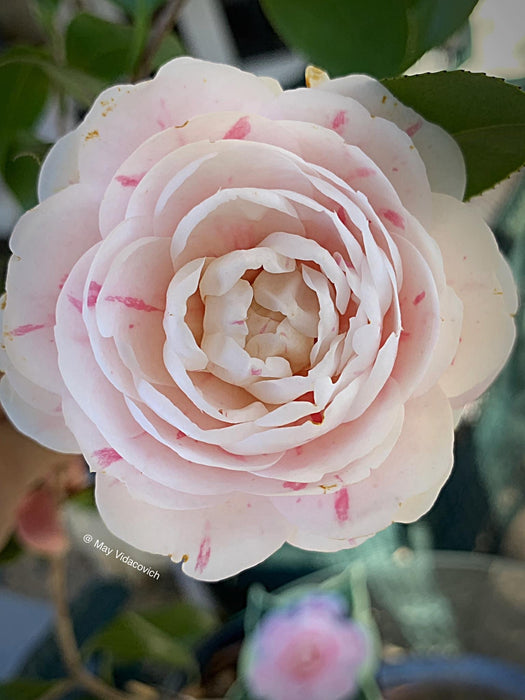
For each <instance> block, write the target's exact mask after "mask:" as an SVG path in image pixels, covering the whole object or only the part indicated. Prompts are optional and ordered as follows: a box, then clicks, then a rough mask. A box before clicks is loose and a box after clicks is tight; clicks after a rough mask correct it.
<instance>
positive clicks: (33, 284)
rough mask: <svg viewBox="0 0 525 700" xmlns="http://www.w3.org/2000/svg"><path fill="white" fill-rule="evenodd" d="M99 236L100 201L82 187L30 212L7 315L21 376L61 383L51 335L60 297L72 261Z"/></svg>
mask: <svg viewBox="0 0 525 700" xmlns="http://www.w3.org/2000/svg"><path fill="white" fill-rule="evenodd" d="M97 240H100V239H99V234H98V225H97V209H96V202H95V200H94V195H93V192H92V190H90V189H89V188H87V187H84V186H82V185H72V186H71V187H68V188H66V189H65V190H62V191H61V192H59V193H58V194H56V195H54V196H53V197H50V198H49V199H46V200H45V201H44V202H43V203H42V204H40V205H39V206H37V207H35V208H34V209H31V210H30V211H28V212H27V213H26V214H24V216H22V218H21V219H20V221H19V222H18V224H17V225H16V227H15V229H14V231H13V235H12V237H11V249H12V250H13V254H14V255H13V257H12V258H11V261H10V263H9V270H8V276H7V282H6V288H7V294H8V296H9V299H8V302H7V307H6V309H5V314H4V335H5V337H6V338H7V342H6V343H5V344H6V350H7V354H8V356H9V359H10V360H11V362H12V364H13V365H14V367H16V369H17V370H18V371H19V372H20V373H21V374H23V375H24V376H25V377H27V378H28V379H30V380H31V381H32V382H34V383H35V384H38V385H39V386H42V387H44V388H45V389H47V390H48V391H51V392H54V393H60V391H61V389H62V387H63V382H62V379H61V377H60V373H59V371H58V367H57V357H56V346H55V339H54V334H53V326H54V324H55V307H56V303H57V299H58V295H59V294H60V290H61V288H62V287H63V285H64V281H65V279H66V278H67V276H68V274H69V273H70V271H71V268H72V267H73V265H74V264H75V263H76V261H77V260H78V259H79V258H80V256H81V255H82V254H83V253H84V251H85V250H87V249H88V248H90V247H91V246H92V245H94V244H95V243H96V242H97ZM49 251H53V256H52V258H50V256H49ZM43 260H45V261H47V262H46V264H44V265H43V264H42V261H43ZM81 298H82V295H80V297H79V299H81ZM4 342H5V341H4Z"/></svg>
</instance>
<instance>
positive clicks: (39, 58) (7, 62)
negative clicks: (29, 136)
mask: <svg viewBox="0 0 525 700" xmlns="http://www.w3.org/2000/svg"><path fill="white" fill-rule="evenodd" d="M3 69H9V70H15V69H18V70H20V71H22V69H24V70H26V71H28V72H29V71H31V70H32V71H36V75H37V76H39V80H40V81H42V84H44V85H49V83H52V84H53V85H54V87H56V88H58V89H60V90H62V91H64V92H65V93H66V94H68V95H69V96H71V97H72V98H73V99H75V100H77V101H78V102H80V104H82V105H83V106H85V107H90V106H91V104H92V102H93V100H94V99H95V97H96V96H97V95H98V94H99V93H100V92H101V90H102V89H103V87H104V83H103V82H101V81H100V80H98V79H97V78H94V77H93V76H91V75H87V74H86V73H84V72H82V71H79V70H77V69H75V68H71V67H69V66H59V65H57V64H56V63H55V62H54V61H53V60H52V58H51V57H50V56H49V55H48V54H47V53H46V52H45V51H43V50H41V49H37V48H33V47H17V48H16V49H12V50H10V51H6V52H5V53H3V54H1V55H0V71H1V70H3ZM21 75H25V74H23V73H21ZM29 75H32V74H31V73H29ZM39 89H40V90H41V89H42V88H41V87H40V88H39ZM20 90H21V88H20V86H17V87H16V90H15V93H14V94H15V95H18V93H19V92H20ZM46 94H47V93H46ZM12 99H14V98H12ZM18 99H20V97H19V98H18ZM23 99H27V100H28V101H29V102H30V104H33V103H34V102H35V99H36V98H35V96H34V95H33V94H32V93H31V91H29V90H27V94H26V93H25V92H24V97H23ZM23 99H22V102H23ZM44 102H45V100H44ZM2 106H3V105H2ZM33 107H34V106H33ZM29 113H33V109H30V110H29ZM0 119H1V113H0ZM26 119H27V117H26ZM33 121H34V119H33V120H31V122H30V123H31V124H32V123H33ZM26 126H30V124H28V123H27V121H22V122H18V124H17V127H18V128H25V127H26Z"/></svg>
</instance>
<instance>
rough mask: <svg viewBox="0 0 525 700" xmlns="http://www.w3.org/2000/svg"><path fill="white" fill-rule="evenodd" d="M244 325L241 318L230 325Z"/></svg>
mask: <svg viewBox="0 0 525 700" xmlns="http://www.w3.org/2000/svg"><path fill="white" fill-rule="evenodd" d="M244 323H245V321H244V319H243V318H240V319H239V320H238V321H232V323H231V325H232V326H242V325H243V324H244Z"/></svg>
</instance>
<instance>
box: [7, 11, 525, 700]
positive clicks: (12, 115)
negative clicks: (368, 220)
mask: <svg viewBox="0 0 525 700" xmlns="http://www.w3.org/2000/svg"><path fill="white" fill-rule="evenodd" d="M399 1H400V2H401V1H402V0H399ZM403 1H404V0H403ZM282 2H283V4H286V0H282ZM333 2H335V0H331V1H330V3H328V4H329V5H330V6H331V5H332V4H333ZM408 4H409V5H415V4H417V3H414V2H411V3H410V2H409V3H408ZM453 4H454V3H452V4H450V3H445V2H444V3H443V6H445V5H447V6H449V5H450V6H452V5H453ZM460 4H462V3H458V5H457V6H458V7H459V5H460ZM274 5H275V3H273V2H266V3H262V6H261V4H259V2H258V1H257V0H186V2H181V1H179V2H163V0H143V1H141V0H2V2H1V3H0V96H1V100H0V175H1V179H0V237H1V240H0V262H1V265H2V284H3V277H4V272H5V264H6V260H7V256H8V237H9V234H10V232H11V230H12V227H13V225H14V223H15V221H16V220H17V218H18V217H19V216H20V214H21V213H22V212H23V211H24V209H27V208H29V207H31V206H34V204H36V201H37V200H36V180H37V174H38V169H39V165H40V163H41V161H42V158H43V157H44V155H45V153H46V151H47V149H48V148H49V146H50V144H52V143H53V142H54V141H55V140H56V139H57V138H58V137H60V136H61V135H62V134H64V133H66V132H67V131H68V130H70V129H71V128H73V127H74V126H75V124H76V123H77V122H78V120H79V119H80V118H81V117H82V115H83V114H84V113H85V111H86V109H87V108H88V106H89V104H90V103H91V101H92V99H93V97H94V96H96V94H98V92H99V91H100V90H101V89H103V88H104V87H105V86H107V85H109V84H112V83H115V82H119V81H121V82H122V81H129V80H130V79H140V78H144V77H147V76H148V75H150V74H151V73H152V72H154V71H155V69H156V68H157V67H158V66H159V65H161V64H162V63H163V62H165V61H166V60H168V59H169V58H171V57H174V56H177V55H182V54H188V55H191V56H195V57H200V58H204V59H209V60H213V61H220V62H224V63H228V64H232V65H236V66H239V67H241V68H244V69H246V70H249V71H252V72H254V73H256V74H258V75H268V76H272V77H274V78H277V79H278V80H279V81H280V82H281V84H282V85H283V87H285V88H286V87H295V86H299V85H303V84H304V69H305V66H306V65H307V63H308V62H311V61H313V62H316V58H317V55H318V54H317V53H316V51H315V50H314V51H312V52H309V51H308V50H307V48H306V49H305V47H304V46H299V48H297V45H296V43H295V42H290V41H289V35H288V34H287V32H286V31H284V32H283V31H282V27H281V25H279V26H277V25H278V24H279V23H278V22H275V21H274V22H272V21H271V20H272V17H274V15H272V11H271V8H272V7H273V6H274ZM306 5H307V6H308V7H310V6H311V3H310V2H307V3H306ZM372 5H373V3H372V4H371V6H372ZM463 5H464V7H465V8H467V9H464V10H463V14H464V16H463V15H461V16H460V15H458V26H457V27H456V28H455V30H454V31H453V32H452V34H450V35H448V36H446V37H445V38H444V41H443V42H442V44H441V45H440V46H437V47H434V48H432V49H430V50H429V51H423V52H422V55H421V56H418V57H417V61H416V62H415V63H412V64H411V65H408V66H404V65H401V64H400V66H398V67H396V71H395V72H393V73H392V74H396V72H402V71H404V72H406V73H408V74H412V73H421V72H433V71H438V70H451V69H456V68H463V69H467V70H470V71H476V72H484V73H487V74H489V75H494V76H499V77H502V78H504V79H506V80H507V81H510V82H513V83H514V84H517V85H520V86H523V85H525V2H524V0H480V1H479V2H477V3H476V2H470V3H463ZM317 7H318V10H317V12H319V13H323V12H324V11H327V10H325V9H323V4H322V3H317ZM327 7H328V5H327ZM471 10H472V12H471V13H470V11H471ZM469 13H470V16H469ZM460 14H461V13H460ZM311 19H312V22H313V24H314V25H315V15H313V16H312V18H311ZM272 25H273V26H272ZM152 37H154V38H155V41H153V42H152ZM292 46H294V48H292ZM148 52H149V53H148ZM334 65H335V66H336V70H335V72H334V73H333V74H334V75H335V74H337V65H338V64H337V61H336V60H335V59H334ZM367 66H368V64H367V63H366V62H365V63H364V64H357V65H355V66H354V65H353V64H351V65H349V67H348V70H344V71H341V72H351V71H352V70H356V71H363V72H370V73H374V70H375V68H374V64H373V63H371V64H370V66H371V69H370V70H367ZM322 67H329V66H326V65H323V66H322ZM400 67H401V68H402V71H400V70H398V69H399V68H400ZM381 70H382V69H381V68H380V67H379V68H377V71H376V73H375V74H377V73H381ZM385 75H388V73H383V74H379V76H378V77H384V76H385ZM469 206H472V207H476V208H477V209H479V210H480V211H481V213H482V215H483V216H484V218H485V219H486V220H487V221H488V222H489V224H490V225H491V227H492V228H493V230H494V231H495V233H496V236H497V238H498V242H499V245H500V247H501V249H502V250H503V251H504V252H505V253H506V255H507V256H508V259H509V260H510V263H511V266H512V268H513V271H514V275H515V278H516V280H517V283H518V286H519V288H520V289H523V288H524V282H525V183H524V180H523V175H522V173H520V172H518V173H515V174H514V175H512V176H511V177H510V178H508V179H506V180H504V181H503V182H502V183H500V185H498V186H497V187H496V188H493V189H491V190H489V191H488V192H486V193H484V194H483V195H481V196H476V197H474V198H473V199H472V200H471V201H470V204H469ZM516 321H517V327H518V340H517V343H516V347H515V350H514V353H513V355H512V357H511V360H510V361H509V363H508V364H507V366H506V368H505V370H504V371H503V373H502V374H501V375H500V377H499V379H498V380H497V382H496V383H495V384H494V385H493V387H492V388H491V389H490V391H489V392H488V393H487V394H486V395H485V396H484V397H483V399H482V400H480V401H479V402H478V403H476V404H474V405H472V406H471V407H470V408H469V410H468V412H467V414H466V416H465V418H464V419H463V420H462V422H461V423H460V425H459V427H458V430H457V435H456V451H455V468H454V471H453V474H452V476H451V478H450V480H449V482H448V483H447V484H446V486H445V488H444V489H443V491H442V493H441V495H440V497H439V499H438V501H437V503H436V504H435V506H434V507H433V509H432V510H431V511H430V513H428V514H427V516H425V517H424V518H423V520H422V521H420V522H419V523H417V524H415V525H412V526H394V525H393V526H391V527H390V528H389V529H388V530H387V531H385V532H383V533H380V534H379V535H377V536H376V537H375V538H373V539H372V540H370V541H368V542H366V543H365V544H364V545H362V546H361V547H359V548H358V549H356V550H349V551H345V552H340V553H337V554H333V555H330V554H316V553H308V552H304V551H300V550H297V549H294V548H292V547H284V548H283V549H282V550H281V551H280V552H278V553H277V554H275V555H274V556H273V557H271V558H270V559H269V560H267V561H266V562H264V564H261V565H260V566H258V567H255V568H254V569H251V570H249V571H247V572H244V573H243V574H241V575H239V576H236V577H234V578H232V579H229V580H227V581H224V582H222V583H220V584H201V583H198V582H196V581H193V580H191V579H189V578H187V577H185V576H184V575H183V574H181V573H180V571H179V567H178V566H177V565H175V564H172V563H171V562H170V561H169V560H167V559H165V558H163V557H155V556H152V555H148V554H145V553H143V552H133V550H132V548H131V547H129V546H128V545H124V544H122V543H120V542H119V541H118V540H117V539H116V538H115V537H114V536H113V535H111V534H110V533H109V532H108V531H107V530H106V529H105V527H104V525H103V524H102V522H101V520H100V518H99V517H98V515H97V512H96V510H95V509H94V505H93V499H92V487H91V485H89V484H88V483H86V482H84V481H83V478H84V477H79V478H78V479H77V480H76V481H75V479H74V478H72V484H73V485H70V486H68V487H67V488H65V491H64V492H67V493H68V498H67V499H66V501H65V503H64V507H63V513H62V514H61V516H60V517H61V518H62V519H63V521H64V522H65V531H66V536H67V539H68V542H69V555H68V558H67V571H66V581H65V583H66V585H67V593H66V594H65V595H66V597H67V599H68V600H69V601H70V603H71V614H72V618H73V621H74V627H75V632H76V635H77V639H78V642H79V644H80V647H81V651H82V654H83V659H84V661H85V663H86V664H87V665H88V667H89V668H90V669H91V670H93V671H95V672H96V673H98V674H99V675H101V676H102V677H104V678H107V679H110V680H111V681H112V682H114V683H115V684H116V685H117V686H118V687H121V688H124V687H128V688H129V686H126V683H128V682H129V681H130V679H134V681H138V682H139V683H144V684H152V685H154V686H155V687H156V688H157V689H159V688H161V689H162V693H164V695H162V697H178V696H179V695H178V693H179V692H180V691H181V689H182V688H184V687H185V686H186V691H185V692H188V693H190V692H191V693H192V694H193V696H194V697H220V696H222V695H223V693H224V692H225V690H226V688H227V687H228V685H229V684H231V682H232V681H233V679H234V677H235V659H236V654H237V651H238V645H239V638H240V635H241V632H240V629H241V627H240V626H239V622H238V619H237V622H236V621H235V620H236V618H235V615H236V614H237V613H239V612H240V611H241V610H242V609H243V608H244V607H245V604H246V596H247V591H248V590H249V587H250V585H251V584H252V583H254V582H261V583H263V584H264V585H265V586H266V587H267V588H268V589H269V590H275V589H278V588H279V587H281V586H283V585H286V584H290V583H291V582H293V581H297V580H299V579H301V578H302V577H304V576H312V575H313V576H314V580H315V577H318V578H319V579H321V578H322V577H323V576H324V575H325V573H326V572H327V571H333V570H334V569H333V567H335V569H338V568H343V567H345V566H347V565H348V564H352V562H354V561H357V560H359V561H361V562H364V563H365V565H366V569H367V573H368V580H369V588H370V593H371V596H372V606H373V612H374V616H375V619H376V622H377V624H378V626H379V630H380V633H381V637H382V644H383V650H382V654H383V659H384V661H385V665H384V667H383V668H382V671H381V673H382V674H383V675H382V679H383V682H384V683H385V687H386V685H388V684H391V685H392V687H394V686H396V687H397V686H399V687H401V686H404V687H405V691H404V692H405V695H393V694H392V695H391V696H389V697H392V698H394V697H396V698H397V697H399V698H401V697H406V698H409V697H413V698H417V697H425V698H426V700H429V698H432V697H436V698H437V697H442V695H435V696H434V695H432V694H431V691H430V690H428V689H427V691H425V692H426V695H410V694H406V693H410V690H407V689H406V688H407V687H408V686H407V685H406V684H407V683H408V682H409V681H414V679H418V678H419V675H418V674H423V673H424V672H425V669H424V668H423V667H420V666H417V664H416V665H415V666H410V664H407V660H410V659H412V658H414V656H416V657H417V658H418V659H421V658H427V657H433V658H434V657H436V655H438V656H439V657H443V656H444V657H445V658H449V659H461V658H466V659H468V658H470V657H471V655H479V654H481V655H485V656H486V657H488V658H490V659H493V660H496V661H501V662H504V663H508V664H511V665H512V668H519V667H521V668H522V669H525V335H524V332H525V317H524V313H523V308H522V309H521V310H520V312H519V314H518V317H517V319H516ZM0 439H2V440H3V439H4V438H0ZM6 439H7V438H6ZM6 444H7V442H3V443H2V448H1V449H4V445H6ZM28 454H29V453H28ZM28 458H30V459H36V458H38V457H37V456H35V455H33V454H32V453H31V454H30V455H29V457H28ZM69 466H70V465H69ZM69 466H68V468H69ZM1 488H2V485H1V484H0V489H1ZM1 504H2V501H1V498H0V509H1V507H2V506H1ZM3 507H5V508H7V507H8V506H7V505H5V504H4V506H3ZM26 534H27V533H26ZM86 534H90V535H92V536H93V537H94V538H95V539H100V540H103V541H104V542H105V543H106V544H107V545H109V546H110V547H114V548H118V547H120V548H122V549H123V550H124V551H125V552H126V554H129V555H130V556H131V557H133V556H135V558H136V559H137V560H138V561H140V562H142V563H144V564H146V565H148V566H151V567H152V568H153V569H155V570H158V572H159V578H158V580H157V579H155V578H151V577H148V576H146V575H144V574H142V573H138V572H136V571H134V570H133V569H131V568H129V567H126V566H125V565H124V564H122V563H121V562H119V561H116V560H115V559H113V558H110V557H105V556H104V555H103V553H101V552H100V551H98V550H96V549H94V548H93V546H92V545H91V544H86V542H85V541H84V540H83V538H84V536H85V535H86ZM5 542H6V544H5V547H4V549H3V551H2V552H1V554H0V682H2V683H3V685H0V700H1V699H9V698H13V699H15V700H21V699H23V698H37V697H48V698H51V697H57V698H60V697H68V698H86V697H90V696H89V695H87V694H86V693H85V692H84V691H83V692H82V693H80V694H79V693H78V692H77V691H71V689H70V688H67V687H66V686H64V687H63V692H62V694H55V695H52V693H53V692H54V691H53V688H55V687H56V679H61V678H63V677H64V668H63V666H62V662H61V661H60V657H59V654H58V650H57V647H56V644H55V641H54V637H53V631H52V624H53V615H54V613H53V604H52V602H51V600H50V589H49V583H48V574H49V563H48V561H47V558H46V557H45V556H41V554H39V553H38V546H36V547H35V546H32V544H33V545H34V542H33V543H31V537H26V538H25V539H24V532H23V528H22V529H21V528H20V527H18V529H17V530H16V532H15V534H13V535H10V536H8V537H7V536H6V537H5ZM232 619H233V623H232V622H231V620H232ZM228 621H229V622H228ZM199 668H200V670H201V675H200V680H199V673H198V669H199ZM422 668H423V670H422ZM449 668H452V665H449ZM509 668H511V667H506V666H505V667H503V670H502V669H501V668H500V667H499V666H495V667H494V669H492V671H493V680H492V681H490V683H489V686H490V687H492V688H493V687H496V685H494V684H495V683H496V684H497V679H498V678H499V679H500V680H501V677H506V678H507V680H509V679H510V680H511V681H512V680H513V678H514V677H512V673H511V671H510V670H509ZM465 669H466V670H465ZM469 669H470V670H469ZM487 669H488V670H489V671H490V669H491V667H489V666H485V669H484V670H483V667H480V666H473V667H468V666H467V667H463V670H462V671H459V672H457V673H458V674H459V675H461V674H464V675H465V674H466V675H468V674H469V673H470V674H471V675H472V677H473V678H478V679H480V678H481V677H482V676H483V677H484V674H485V671H487ZM427 670H428V669H427ZM440 673H442V669H441V667H440V668H439V669H437V670H436V668H435V667H433V668H431V670H430V675H431V676H432V674H434V675H433V676H432V677H433V678H434V679H435V677H437V678H438V681H436V682H437V686H436V687H438V686H439V674H440ZM524 673H525V671H524ZM396 674H397V675H396ZM15 678H16V679H17V680H16V681H13V679H15ZM494 678H496V680H494ZM516 678H518V676H516ZM520 678H521V680H520V681H518V680H516V682H515V684H514V685H513V686H512V687H511V685H508V686H507V687H506V688H504V687H503V686H501V688H500V689H499V690H494V691H493V692H494V693H495V694H494V695H483V694H482V691H481V690H480V688H479V687H478V689H477V690H475V691H473V692H474V693H477V694H472V695H459V694H458V695H457V696H452V695H450V692H449V691H448V692H449V694H448V695H447V697H449V698H450V697H458V698H460V697H476V698H478V699H479V698H483V697H487V698H489V697H494V698H499V700H504V699H505V698H506V697H509V698H512V697H515V698H517V697H522V698H523V697H525V685H523V686H521V694H520V690H519V688H518V686H519V685H520V683H521V682H523V678H522V677H520ZM491 683H492V685H491ZM474 685H475V684H474ZM137 688H139V686H136V687H135V690H137ZM188 688H189V690H188ZM139 690H140V692H144V693H145V694H144V696H143V697H147V691H146V690H144V688H141V689H140V688H139ZM137 692H139V691H138V690H137ZM458 692H459V691H458ZM487 692H489V691H487Z"/></svg>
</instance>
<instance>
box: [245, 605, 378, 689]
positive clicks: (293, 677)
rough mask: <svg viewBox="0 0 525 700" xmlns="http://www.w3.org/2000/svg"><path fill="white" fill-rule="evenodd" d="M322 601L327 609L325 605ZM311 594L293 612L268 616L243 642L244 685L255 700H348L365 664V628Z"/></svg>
mask: <svg viewBox="0 0 525 700" xmlns="http://www.w3.org/2000/svg"><path fill="white" fill-rule="evenodd" d="M325 599H328V600H327V604H325ZM332 599H333V601H335V602H336V603H337V598H336V597H335V596H326V595H323V594H317V595H311V596H309V597H307V598H306V599H305V600H304V601H301V603H300V604H299V605H297V606H294V607H290V608H287V607H284V608H282V609H276V610H274V611H272V612H270V613H268V614H267V615H266V616H265V617H264V618H263V620H262V622H260V623H259V625H258V627H257V628H256V629H255V631H254V633H253V635H252V637H251V638H250V639H249V640H248V641H247V642H246V643H247V645H248V648H249V652H248V654H247V656H248V661H247V668H246V671H245V673H244V674H243V680H244V682H245V684H246V686H247V687H248V689H249V691H250V694H251V695H253V697H255V698H257V700H343V699H345V700H348V699H349V698H351V697H353V696H354V693H355V692H356V690H357V686H358V676H359V674H360V672H361V671H362V668H363V666H364V665H365V664H366V663H367V662H369V659H370V655H371V651H372V644H371V640H370V639H369V637H368V635H367V633H366V632H365V630H364V628H363V627H361V626H360V625H358V624H357V623H356V622H354V621H353V620H351V619H348V618H347V617H345V616H344V612H343V610H338V609H337V606H335V605H333V604H332V602H333V601H332Z"/></svg>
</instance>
